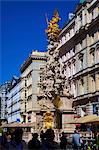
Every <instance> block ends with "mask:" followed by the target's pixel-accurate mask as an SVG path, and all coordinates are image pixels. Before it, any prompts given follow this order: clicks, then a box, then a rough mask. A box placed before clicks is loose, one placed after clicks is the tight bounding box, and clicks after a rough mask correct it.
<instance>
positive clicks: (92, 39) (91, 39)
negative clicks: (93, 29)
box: [90, 33, 94, 45]
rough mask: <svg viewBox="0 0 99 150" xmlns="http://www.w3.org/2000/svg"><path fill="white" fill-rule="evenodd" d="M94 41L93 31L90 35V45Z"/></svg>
mask: <svg viewBox="0 0 99 150" xmlns="http://www.w3.org/2000/svg"><path fill="white" fill-rule="evenodd" d="M93 43H94V33H93V34H92V35H91V36H90V44H91V45H92V44H93Z"/></svg>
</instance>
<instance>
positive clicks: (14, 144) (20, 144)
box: [10, 128, 27, 150]
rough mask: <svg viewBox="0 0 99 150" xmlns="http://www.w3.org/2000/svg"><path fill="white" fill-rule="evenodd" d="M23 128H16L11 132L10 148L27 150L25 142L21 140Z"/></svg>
mask: <svg viewBox="0 0 99 150" xmlns="http://www.w3.org/2000/svg"><path fill="white" fill-rule="evenodd" d="M22 136H23V130H22V129H21V128H17V129H16V130H15V131H14V133H13V139H12V141H11V144H10V147H11V148H10V150H27V144H26V142H25V141H24V140H22Z"/></svg>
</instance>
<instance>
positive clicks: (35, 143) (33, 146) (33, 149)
mask: <svg viewBox="0 0 99 150" xmlns="http://www.w3.org/2000/svg"><path fill="white" fill-rule="evenodd" d="M32 136H33V138H32V140H30V141H29V142H28V149H29V150H39V149H41V144H40V141H39V140H38V134H37V133H34V134H33V135H32Z"/></svg>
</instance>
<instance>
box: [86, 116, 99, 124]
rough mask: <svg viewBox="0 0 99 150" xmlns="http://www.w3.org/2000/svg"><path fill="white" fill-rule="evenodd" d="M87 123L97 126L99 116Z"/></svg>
mask: <svg viewBox="0 0 99 150" xmlns="http://www.w3.org/2000/svg"><path fill="white" fill-rule="evenodd" d="M87 123H93V124H99V116H97V118H95V119H92V120H90V121H89V122H87Z"/></svg>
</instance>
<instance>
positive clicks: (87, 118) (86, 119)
mask: <svg viewBox="0 0 99 150" xmlns="http://www.w3.org/2000/svg"><path fill="white" fill-rule="evenodd" d="M96 118H97V116H96V115H87V116H84V117H80V118H76V119H74V120H73V121H71V122H70V124H82V123H89V122H91V121H92V120H94V119H96Z"/></svg>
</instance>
